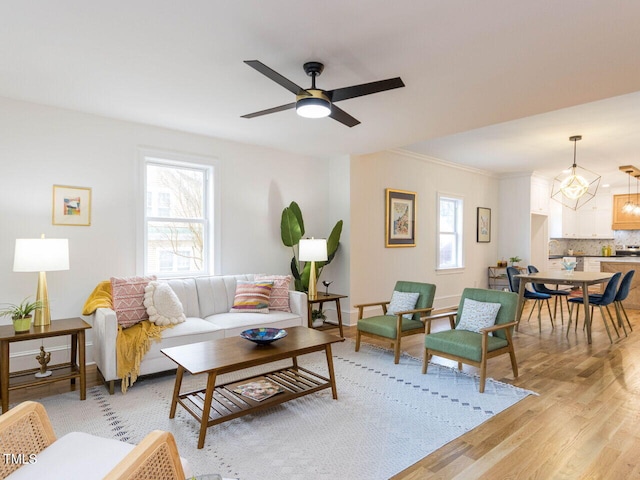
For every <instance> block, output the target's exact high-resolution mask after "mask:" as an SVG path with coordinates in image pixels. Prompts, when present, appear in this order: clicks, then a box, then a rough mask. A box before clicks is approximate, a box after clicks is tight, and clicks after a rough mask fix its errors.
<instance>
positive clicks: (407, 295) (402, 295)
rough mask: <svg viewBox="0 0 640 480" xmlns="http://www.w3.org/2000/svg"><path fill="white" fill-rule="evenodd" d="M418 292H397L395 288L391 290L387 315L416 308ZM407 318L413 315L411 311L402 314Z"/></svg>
mask: <svg viewBox="0 0 640 480" xmlns="http://www.w3.org/2000/svg"><path fill="white" fill-rule="evenodd" d="M419 296H420V294H419V293H413V292H398V291H397V290H394V291H393V295H391V303H389V306H388V307H387V315H393V316H395V314H396V312H406V311H407V310H413V309H414V308H416V303H418V297H419ZM402 317H403V318H406V319H407V320H411V318H412V317H413V314H412V313H406V314H404V315H403V316H402Z"/></svg>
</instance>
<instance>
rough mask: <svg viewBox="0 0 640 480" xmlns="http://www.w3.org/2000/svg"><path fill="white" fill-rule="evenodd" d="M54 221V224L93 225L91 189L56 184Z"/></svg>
mask: <svg viewBox="0 0 640 480" xmlns="http://www.w3.org/2000/svg"><path fill="white" fill-rule="evenodd" d="M52 222H53V224H54V225H74V226H85V227H88V226H89V225H91V189H90V188H86V187H69V186H67V185H54V186H53V212H52Z"/></svg>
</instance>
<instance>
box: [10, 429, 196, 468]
mask: <svg viewBox="0 0 640 480" xmlns="http://www.w3.org/2000/svg"><path fill="white" fill-rule="evenodd" d="M134 448H135V445H132V444H130V443H126V442H121V441H119V440H114V439H111V438H103V437H98V436H95V435H90V434H88V433H84V432H71V433H68V434H66V435H64V436H63V437H61V438H58V439H57V440H56V441H55V442H53V443H52V444H51V445H49V446H48V447H47V448H45V449H44V450H43V451H41V452H40V453H38V454H37V455H36V459H37V461H36V462H34V463H30V464H26V465H24V466H22V467H20V468H19V469H18V470H16V471H15V472H13V473H12V474H11V475H9V476H8V477H7V479H11V480H21V479H25V480H33V479H34V478H37V479H47V480H58V479H60V480H91V479H99V478H104V477H105V476H106V475H107V474H108V473H109V472H110V471H111V470H113V469H114V468H115V467H116V465H117V464H118V463H120V461H121V460H123V459H124V458H125V457H126V456H127V455H128V454H129V453H130V452H131V451H132V450H133V449H134ZM180 461H181V463H182V470H183V471H184V473H185V477H186V478H190V477H191V475H192V472H191V467H190V466H189V463H188V462H187V461H186V459H184V458H182V457H180Z"/></svg>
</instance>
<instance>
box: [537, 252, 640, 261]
mask: <svg viewBox="0 0 640 480" xmlns="http://www.w3.org/2000/svg"><path fill="white" fill-rule="evenodd" d="M563 257H576V258H589V257H590V258H640V257H630V256H629V255H609V256H608V257H605V256H604V255H584V254H583V255H576V254H575V253H574V254H573V255H569V254H568V253H567V254H563V255H549V260H553V259H554V258H563Z"/></svg>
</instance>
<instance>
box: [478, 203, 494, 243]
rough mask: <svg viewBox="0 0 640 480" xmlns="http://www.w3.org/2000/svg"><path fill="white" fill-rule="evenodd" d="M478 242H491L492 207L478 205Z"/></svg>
mask: <svg viewBox="0 0 640 480" xmlns="http://www.w3.org/2000/svg"><path fill="white" fill-rule="evenodd" d="M476 241H477V242H478V243H489V242H490V241H491V209H490V208H484V207H478V224H477V232H476Z"/></svg>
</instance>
